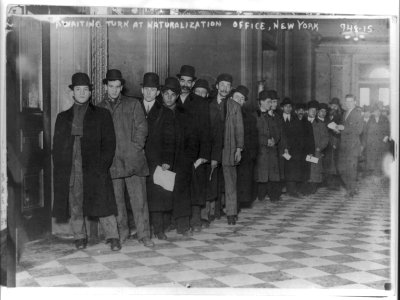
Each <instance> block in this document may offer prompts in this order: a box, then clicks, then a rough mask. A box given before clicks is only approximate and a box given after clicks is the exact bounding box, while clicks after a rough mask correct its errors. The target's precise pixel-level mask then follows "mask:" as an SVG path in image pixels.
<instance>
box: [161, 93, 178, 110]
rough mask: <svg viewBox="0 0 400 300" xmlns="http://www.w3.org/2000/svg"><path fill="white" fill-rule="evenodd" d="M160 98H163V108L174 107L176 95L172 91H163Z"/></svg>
mask: <svg viewBox="0 0 400 300" xmlns="http://www.w3.org/2000/svg"><path fill="white" fill-rule="evenodd" d="M162 97H163V102H164V104H165V106H167V107H170V108H171V107H173V106H174V105H175V103H176V99H177V98H178V95H177V94H176V93H175V92H174V91H171V90H165V91H164V92H163V93H162Z"/></svg>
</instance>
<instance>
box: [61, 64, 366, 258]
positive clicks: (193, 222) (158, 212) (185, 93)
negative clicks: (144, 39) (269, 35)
mask: <svg viewBox="0 0 400 300" xmlns="http://www.w3.org/2000/svg"><path fill="white" fill-rule="evenodd" d="M232 83H233V78H232V76H231V75H230V74H226V73H223V74H220V75H218V77H217V80H216V83H215V86H214V90H213V91H211V89H210V86H209V83H208V82H207V81H206V80H204V79H197V78H196V76H195V69H194V67H192V66H188V65H184V66H182V67H181V70H180V73H179V74H177V76H176V77H168V78H166V79H165V83H164V84H163V85H161V84H160V80H159V76H158V75H157V74H156V73H152V72H150V73H146V74H144V76H143V82H142V83H141V91H142V95H143V98H142V99H140V100H139V99H136V98H132V97H126V96H124V95H123V94H122V91H123V87H124V84H125V79H124V78H123V76H122V74H121V72H120V71H119V70H116V69H111V70H109V71H108V72H107V74H106V78H105V79H104V80H103V85H104V87H105V95H104V98H103V99H94V100H96V101H90V98H91V90H92V84H91V82H90V79H89V77H88V75H87V74H85V73H76V74H74V75H73V76H72V84H71V85H70V86H69V87H70V89H71V93H72V96H73V99H74V104H73V105H72V107H71V108H70V109H68V110H66V111H64V112H61V113H59V115H58V116H57V120H56V125H55V132H54V140H53V161H54V205H53V215H54V216H55V217H56V218H58V219H68V218H70V224H71V228H72V232H73V235H74V241H75V246H76V248H77V249H83V248H85V247H86V246H87V242H88V240H87V233H86V226H85V217H94V218H98V220H99V222H100V224H101V225H102V228H103V231H104V234H105V237H106V242H107V243H109V244H110V247H111V249H112V250H119V249H121V243H123V242H124V241H125V240H126V239H128V238H130V237H131V236H132V232H130V228H132V224H130V219H129V218H128V209H127V203H126V199H129V204H130V208H131V211H132V213H133V221H134V225H135V226H134V227H135V228H136V235H137V238H138V240H139V241H140V242H142V243H143V244H144V245H145V246H148V247H152V246H153V245H154V243H153V242H152V240H151V237H152V235H154V237H156V238H158V239H167V236H166V234H165V233H166V232H168V231H169V230H172V229H176V231H177V233H179V234H182V235H184V236H190V235H192V234H193V232H200V231H201V230H202V227H208V226H209V224H210V222H212V221H213V220H214V219H216V218H217V219H218V218H220V217H221V216H222V215H224V214H226V216H227V222H228V224H232V225H235V224H236V221H237V218H238V211H239V210H240V207H238V203H239V204H240V203H243V204H249V203H251V201H252V200H254V198H255V197H258V199H259V200H263V199H264V198H265V196H266V195H267V194H268V196H269V197H270V199H271V201H278V200H279V199H280V195H281V192H282V182H285V183H286V188H287V191H288V193H289V194H290V195H291V196H294V197H297V196H299V193H301V194H309V193H314V192H315V191H316V186H317V184H318V183H320V182H322V180H323V177H322V173H323V170H326V169H327V168H328V167H327V166H330V167H331V168H332V169H335V170H334V172H332V173H335V172H336V171H338V172H339V173H340V175H341V176H342V178H343V181H344V183H345V186H346V189H347V192H348V193H347V196H348V197H352V196H353V195H354V194H355V193H356V192H357V190H356V185H355V182H356V176H357V173H356V172H357V170H356V168H357V166H356V163H357V156H358V155H359V153H355V151H354V149H358V148H359V147H360V134H361V131H362V129H363V120H362V117H361V115H360V114H359V113H358V111H357V110H354V107H355V99H354V97H353V96H351V95H348V96H346V99H345V100H346V101H345V104H346V114H345V115H344V117H343V118H342V116H340V115H335V114H334V113H332V114H330V115H329V116H326V113H327V105H326V104H323V103H318V102H317V101H310V102H309V103H308V106H307V117H303V118H301V117H302V114H301V113H300V111H299V112H298V110H300V109H301V108H299V107H296V114H294V112H293V111H292V110H293V103H292V102H291V101H290V99H286V98H285V99H284V101H283V102H282V103H281V107H282V110H280V109H279V108H278V107H277V103H278V96H277V93H276V92H275V91H262V92H260V93H259V95H258V107H257V108H256V110H255V111H253V110H251V109H249V108H250V106H248V105H247V106H246V105H244V104H245V102H246V101H247V100H248V94H249V90H248V88H247V87H245V86H243V85H239V86H237V87H236V88H235V89H233V88H232ZM212 92H214V93H213V94H212ZM93 102H96V103H97V105H94V104H93ZM338 105H339V104H338ZM324 110H325V114H324V112H323V111H324ZM333 112H335V110H334V109H333ZM317 114H318V116H317ZM332 121H334V122H336V124H337V126H336V127H335V128H331V129H328V127H327V124H328V122H332ZM336 149H338V151H339V153H338V151H336ZM329 151H331V152H332V154H329V155H327V153H330V152H329ZM307 156H312V157H313V158H316V160H317V163H315V162H313V163H312V162H308V161H306V160H305V158H306V157H307ZM330 159H331V160H332V161H330ZM336 165H337V170H336V167H335V166H336ZM157 168H161V169H162V170H163V171H166V170H168V171H172V172H174V173H175V182H174V188H173V190H172V191H169V190H166V189H164V188H163V187H161V186H160V185H158V184H156V183H155V182H154V177H153V175H154V173H155V171H156V169H157ZM328 178H330V177H329V176H328ZM125 191H127V195H125ZM131 222H132V221H131Z"/></svg>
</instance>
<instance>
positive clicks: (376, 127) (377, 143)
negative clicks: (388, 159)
mask: <svg viewBox="0 0 400 300" xmlns="http://www.w3.org/2000/svg"><path fill="white" fill-rule="evenodd" d="M365 133H366V134H365V139H364V148H365V161H366V167H367V170H376V171H380V170H382V160H383V157H384V155H385V154H386V153H388V152H389V141H386V143H385V142H384V141H383V139H384V138H385V137H388V138H389V137H390V124H389V120H388V119H387V118H386V117H385V116H380V117H379V120H378V122H377V121H376V118H375V117H374V116H371V118H370V119H369V121H368V123H367V127H366V131H365Z"/></svg>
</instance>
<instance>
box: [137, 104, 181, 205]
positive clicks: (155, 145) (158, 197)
mask: <svg viewBox="0 0 400 300" xmlns="http://www.w3.org/2000/svg"><path fill="white" fill-rule="evenodd" d="M142 105H143V102H142ZM143 110H144V106H143ZM146 119H147V124H148V129H149V135H148V137H147V142H146V145H145V154H146V158H147V163H148V165H149V172H150V175H149V176H148V177H147V180H146V188H147V202H148V206H149V211H154V212H156V211H168V210H171V209H172V192H169V191H167V190H165V189H163V188H162V187H161V186H159V185H156V184H154V181H153V175H154V171H155V170H156V167H157V166H161V165H162V164H168V165H170V167H171V169H173V168H174V166H173V163H174V156H175V125H174V113H173V112H172V110H170V109H168V108H166V107H164V106H163V105H162V104H161V103H160V102H159V101H158V100H156V102H155V103H154V105H153V107H152V108H151V109H150V111H149V112H148V114H147V116H146Z"/></svg>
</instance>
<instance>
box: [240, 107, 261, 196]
mask: <svg viewBox="0 0 400 300" xmlns="http://www.w3.org/2000/svg"><path fill="white" fill-rule="evenodd" d="M242 116H243V128H244V148H243V151H242V160H241V161H240V164H239V165H238V166H237V199H238V202H240V203H245V202H251V201H252V200H253V190H254V186H253V184H254V177H253V176H254V166H255V162H256V159H257V151H258V131H257V120H256V118H255V116H254V114H253V113H252V112H251V111H247V110H246V109H245V108H242Z"/></svg>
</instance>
